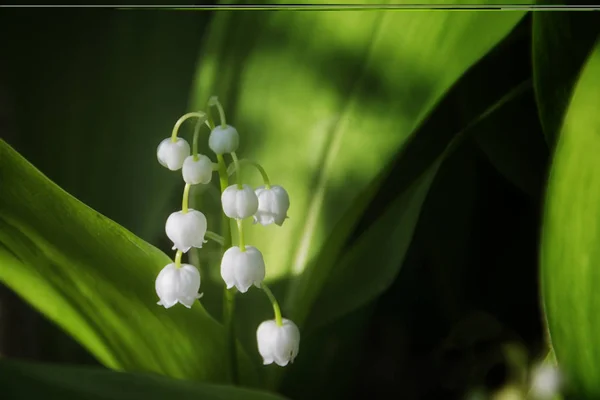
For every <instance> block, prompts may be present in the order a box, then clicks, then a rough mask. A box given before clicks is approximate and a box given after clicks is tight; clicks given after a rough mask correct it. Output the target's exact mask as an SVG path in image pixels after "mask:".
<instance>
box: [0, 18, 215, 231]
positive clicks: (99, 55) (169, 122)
mask: <svg viewBox="0 0 600 400" xmlns="http://www.w3.org/2000/svg"><path fill="white" fill-rule="evenodd" d="M208 16H209V14H208V13H166V12H152V11H148V12H142V13H137V12H127V11H118V10H104V11H101V12H94V11H92V10H89V9H82V8H80V9H70V10H68V12H65V13H60V14H56V15H54V16H53V18H48V14H47V13H46V12H45V11H44V10H42V9H39V10H35V9H27V10H26V9H17V8H15V9H6V10H5V11H4V12H3V13H2V15H0V36H2V39H0V40H1V41H2V45H3V46H2V48H3V51H4V57H3V58H4V62H3V63H2V66H0V70H1V71H2V73H3V74H6V75H5V76H6V77H7V79H6V82H3V86H4V84H5V85H6V90H7V92H8V95H9V96H8V99H7V100H8V106H9V107H10V106H12V109H13V110H14V113H10V112H9V113H8V115H7V118H8V120H10V121H11V122H12V123H11V126H12V128H14V129H10V130H8V131H7V132H3V133H2V137H3V138H4V139H5V140H6V141H7V142H9V143H10V144H11V146H13V147H15V149H17V151H19V152H20V153H21V154H23V155H24V156H25V157H26V158H27V159H28V160H31V162H32V163H33V164H35V165H36V166H37V167H38V168H39V169H40V170H41V171H43V173H44V174H46V175H47V176H48V177H49V178H50V179H52V180H53V181H54V182H56V183H57V184H58V185H59V186H61V187H63V188H64V189H65V190H67V191H68V192H69V193H72V194H73V195H74V196H76V197H77V198H79V199H81V200H82V201H83V202H85V203H86V204H89V205H90V206H91V207H92V208H94V209H96V210H98V211H99V212H101V213H102V214H104V215H106V216H108V217H109V218H111V219H113V220H115V221H117V222H118V223H119V224H121V225H123V226H125V227H126V228H127V229H129V230H131V231H132V232H134V233H135V234H136V235H138V236H140V237H142V238H143V239H144V240H147V241H151V242H153V243H156V240H157V236H158V235H160V236H159V237H160V238H162V237H163V236H162V235H163V232H162V230H163V226H162V224H161V223H160V222H159V223H157V221H162V220H163V218H166V217H167V216H168V204H169V201H170V200H171V196H172V195H173V194H174V192H179V190H180V189H179V187H181V186H180V185H181V183H180V180H178V179H176V175H175V176H174V174H173V173H171V172H170V171H168V170H166V169H164V168H161V167H160V165H158V164H157V162H156V147H157V146H158V143H159V142H160V141H161V140H162V139H164V138H165V137H168V136H169V135H170V133H171V129H172V127H173V124H174V123H175V121H176V120H177V118H178V117H179V116H180V115H182V114H184V113H185V111H186V107H187V103H188V99H189V94H190V90H191V83H192V79H193V73H194V67H195V60H196V57H197V53H198V50H199V44H200V41H201V35H202V32H203V31H204V29H205V26H206V25H207V23H206V22H207V20H208ZM23 20H27V21H29V23H30V28H29V29H27V30H23V25H22V21H23ZM165 32H168V34H165ZM23 49H28V51H23ZM1 89H4V87H2V88H1ZM187 129H189V128H188V127H184V128H183V129H182V133H186V136H187ZM118 199H129V200H130V201H119V200H118Z"/></svg>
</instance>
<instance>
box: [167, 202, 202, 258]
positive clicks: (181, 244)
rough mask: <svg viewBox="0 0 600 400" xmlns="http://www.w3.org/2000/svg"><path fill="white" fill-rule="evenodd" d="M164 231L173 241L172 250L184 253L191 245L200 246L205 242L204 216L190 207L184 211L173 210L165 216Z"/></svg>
mask: <svg viewBox="0 0 600 400" xmlns="http://www.w3.org/2000/svg"><path fill="white" fill-rule="evenodd" d="M165 232H166V233H167V236H168V237H169V239H171V241H172V242H173V250H175V249H177V250H181V251H182V252H184V253H186V252H187V251H188V250H189V249H190V248H192V247H197V248H202V245H203V244H204V243H206V240H204V235H205V234H206V217H205V216H204V214H202V213H201V212H200V211H196V210H194V209H192V208H190V209H188V212H186V213H184V212H183V211H177V212H174V213H172V214H171V215H169V218H167V223H166V224H165Z"/></svg>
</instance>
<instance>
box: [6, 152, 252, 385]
mask: <svg viewBox="0 0 600 400" xmlns="http://www.w3.org/2000/svg"><path fill="white" fill-rule="evenodd" d="M0 182H1V184H2V190H3V195H2V198H1V199H0V261H1V264H2V268H0V280H2V281H3V282H4V283H5V284H6V285H8V286H9V287H11V288H12V289H13V290H15V291H16V292H17V293H18V294H19V295H21V296H22V297H23V298H24V299H25V300H27V301H28V302H30V303H31V304H33V305H34V306H35V307H36V308H38V309H39V310H40V311H41V312H43V313H44V314H46V315H47V316H48V317H49V318H50V319H52V320H54V321H55V322H56V323H57V324H59V325H60V326H61V327H62V328H63V329H65V330H67V331H68V332H69V333H70V334H72V335H73V336H74V337H75V338H76V339H77V340H78V341H79V342H81V343H82V344H83V345H84V346H85V347H87V348H88V349H89V350H90V351H91V352H92V353H93V354H94V355H95V356H96V357H98V359H99V360H100V361H101V362H102V363H104V364H105V365H107V366H109V367H111V368H114V369H124V370H131V371H151V372H157V373H161V374H164V375H168V376H171V377H176V378H187V379H197V380H204V381H217V382H219V381H225V380H226V378H227V376H228V371H226V370H225V363H223V362H222V359H223V356H224V354H225V348H226V347H225V342H224V339H223V327H222V326H221V325H220V324H219V323H218V322H217V321H215V320H214V319H213V318H212V317H211V316H210V315H208V313H207V312H206V311H205V310H204V308H203V307H202V305H201V304H200V303H198V304H195V305H194V307H192V309H191V310H188V309H185V308H183V307H174V308H172V309H169V310H165V309H164V308H162V307H160V306H158V305H157V304H156V301H157V298H156V293H155V292H154V280H155V278H156V275H157V274H158V272H159V271H160V269H162V267H164V266H165V265H166V264H168V263H169V262H172V261H171V260H170V259H169V258H168V257H167V256H166V255H165V254H164V253H162V252H161V251H159V250H158V249H156V248H154V247H153V246H151V245H149V244H148V243H146V242H144V241H143V240H141V239H139V238H137V237H136V236H134V235H133V234H132V233H130V232H128V231H127V230H125V229H124V228H122V227H121V226H119V225H117V224H116V223H114V222H113V221H111V220H109V219H108V218H106V217H104V216H103V215H101V214H99V213H97V212H95V211H94V210H92V209H90V208H88V207H87V206H85V205H84V204H83V203H81V202H79V201H78V200H76V199H75V198H73V197H71V196H70V195H68V194H67V193H66V192H64V191H63V190H62V189H60V188H59V187H58V186H56V185H55V184H54V183H52V182H51V181H49V180H48V179H47V178H46V177H45V176H44V175H42V174H41V173H40V172H39V171H38V170H36V169H35V168H34V167H33V166H32V165H31V164H29V163H28V162H27V161H26V160H25V159H24V158H22V157H21V156H20V155H19V154H18V153H16V152H15V151H14V150H13V149H12V148H11V147H10V146H8V145H7V144H6V143H5V142H3V141H2V142H0ZM239 354H240V366H241V371H242V377H243V379H244V382H245V383H248V384H254V383H255V379H256V375H255V373H256V372H255V371H254V370H253V369H252V367H251V366H250V365H249V362H248V357H247V356H246V355H245V353H244V352H243V351H242V350H240V353H239Z"/></svg>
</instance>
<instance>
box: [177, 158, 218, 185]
mask: <svg viewBox="0 0 600 400" xmlns="http://www.w3.org/2000/svg"><path fill="white" fill-rule="evenodd" d="M181 173H182V175H183V180H184V181H185V183H188V184H190V185H197V184H199V183H202V184H204V185H206V184H207V183H210V180H211V179H212V175H213V163H212V161H211V160H210V158H208V157H206V156H204V155H202V154H198V159H197V160H194V156H189V157H187V158H186V159H185V161H184V162H183V168H182V170H181Z"/></svg>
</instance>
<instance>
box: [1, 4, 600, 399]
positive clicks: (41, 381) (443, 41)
mask: <svg viewBox="0 0 600 400" xmlns="http://www.w3.org/2000/svg"><path fill="white" fill-rule="evenodd" d="M523 4H527V3H523ZM598 22H599V21H598V17H597V13H593V12H588V13H585V12H582V13H568V12H552V13H543V12H535V13H533V12H526V11H523V10H520V11H498V12H483V11H454V12H453V11H419V12H415V11H402V12H397V11H394V12H384V11H328V12H324V11H321V12H319V11H300V12H298V11H196V12H184V11H165V10H160V11H159V10H137V11H123V10H119V11H118V10H109V9H64V10H49V9H3V10H2V12H0V42H1V44H2V47H1V51H2V57H1V62H0V135H1V138H2V139H3V140H4V141H6V143H8V145H10V147H12V148H14V150H16V151H17V152H18V153H20V154H21V155H22V156H23V157H24V158H25V159H26V160H27V161H28V162H30V163H31V164H33V166H35V167H36V168H37V169H39V170H40V171H41V172H42V173H43V174H44V175H45V176H46V177H47V178H48V179H49V180H51V181H53V182H55V183H56V184H57V185H58V186H60V187H61V188H62V189H64V190H65V191H66V192H68V193H69V194H71V195H72V196H74V197H75V198H77V199H78V200H80V201H81V202H83V203H85V204H86V205H87V206H89V207H91V208H92V209H94V210H96V211H97V212H98V213H100V214H102V215H104V216H106V217H108V218H109V219H111V220H113V221H115V222H116V223H117V224H119V225H121V226H122V227H124V228H125V229H126V230H128V231H129V232H125V231H124V230H122V228H120V227H118V226H117V225H111V223H110V222H108V221H105V220H104V219H103V218H101V217H100V216H97V214H94V213H93V212H92V211H91V210H89V209H87V208H84V207H83V206H82V205H81V204H80V203H78V202H76V201H75V200H73V199H71V198H67V197H66V195H65V194H64V193H63V192H61V191H60V190H58V189H57V188H56V187H54V186H52V185H51V184H50V183H49V182H47V180H46V179H45V178H43V177H41V176H38V175H36V173H35V172H32V171H33V169H32V168H31V167H30V166H29V165H28V164H26V162H24V161H23V160H22V159H20V157H19V156H18V155H16V154H15V153H14V152H13V151H12V150H10V148H9V147H7V146H6V145H5V144H4V145H3V146H4V147H3V149H2V151H1V152H0V195H1V196H2V200H1V201H0V231H1V232H2V235H0V280H1V281H2V282H3V285H2V286H0V354H1V355H2V357H3V358H4V359H21V360H27V361H36V362H40V361H41V362H49V363H56V364H69V365H72V364H78V365H84V364H85V365H91V366H108V367H110V368H114V369H117V370H125V371H131V372H135V373H139V372H150V373H157V374H161V375H166V376H167V377H171V378H183V379H186V380H190V381H197V382H208V383H219V384H226V383H231V382H230V380H229V377H228V372H227V366H226V362H225V359H226V355H225V354H224V349H225V348H224V342H223V339H222V332H223V331H222V326H221V325H220V323H219V322H218V321H220V319H221V311H220V310H221V308H222V282H221V278H220V275H219V271H218V263H219V257H220V252H219V251H220V249H219V248H218V247H217V246H216V245H214V244H213V243H210V244H208V245H207V246H206V248H204V249H202V250H200V251H198V252H192V254H191V255H190V260H191V261H192V262H193V263H194V264H196V265H199V267H200V270H201V273H202V276H203V283H202V289H201V291H203V292H204V293H205V295H204V297H203V299H202V301H201V303H202V306H200V305H199V306H198V307H196V306H194V307H195V310H193V312H190V313H186V310H180V309H177V310H169V311H168V312H167V311H165V310H158V309H157V306H155V302H156V300H155V293H154V292H153V290H154V287H153V284H154V278H155V276H156V272H157V271H158V270H159V269H160V268H161V267H162V266H163V265H164V263H165V260H166V257H165V256H164V254H162V253H161V252H160V251H162V252H164V253H165V254H167V255H168V256H169V257H171V256H172V254H171V253H172V251H171V250H170V247H171V244H170V243H169V241H168V239H167V238H166V235H165V234H164V220H165V219H166V217H167V216H168V215H169V213H170V212H172V211H174V210H177V209H178V208H179V207H180V206H179V204H180V201H181V190H182V188H183V185H182V184H181V179H180V177H179V174H178V173H172V172H170V171H167V170H166V169H164V168H162V167H160V165H159V164H158V163H157V161H156V156H155V151H156V146H157V145H158V143H159V142H160V140H162V139H163V138H165V137H167V136H169V135H170V132H171V128H172V126H173V124H174V122H175V121H176V120H177V119H178V118H179V117H180V116H181V115H183V114H184V113H186V112H188V111H191V110H197V109H205V104H206V101H207V99H208V97H209V96H211V95H217V96H218V97H219V98H220V100H221V101H222V102H223V104H224V106H225V111H226V113H227V117H228V122H229V123H231V124H232V125H234V126H235V127H236V128H237V129H238V131H239V132H240V135H241V145H240V149H239V154H240V157H242V158H251V159H254V160H256V161H258V162H260V163H261V164H262V165H263V166H264V167H265V168H266V169H267V171H268V172H269V174H270V177H271V181H272V182H273V183H277V184H282V185H283V186H285V187H286V188H287V189H288V191H289V193H290V197H291V204H292V205H291V209H290V213H289V215H290V219H289V220H288V221H286V223H285V224H284V225H283V226H282V227H281V228H279V227H273V226H270V227H268V228H267V229H260V228H259V227H256V226H251V224H250V223H248V224H247V232H248V238H247V242H248V243H249V244H252V245H256V246H257V247H258V248H260V249H261V250H262V251H263V253H264V254H265V260H266V262H267V280H268V281H269V283H270V285H271V286H272V287H273V290H274V292H275V294H276V295H277V296H278V298H279V299H280V301H281V302H282V306H283V312H284V316H285V315H288V316H289V317H290V318H292V319H293V320H294V321H296V322H297V323H298V324H299V325H300V326H301V331H302V344H301V350H300V355H299V356H298V358H297V360H296V362H295V363H294V364H293V365H291V366H289V367H286V368H285V369H284V370H282V369H278V368H277V367H273V366H269V367H263V366H262V365H261V362H260V358H259V355H258V353H257V350H256V344H255V329H256V326H257V325H258V323H260V321H262V320H264V319H267V318H270V312H271V311H270V308H269V305H268V302H267V300H266V299H265V298H264V296H263V294H262V293H260V292H259V291H258V290H251V291H250V292H249V293H248V294H246V295H244V296H239V295H238V296H237V300H236V319H235V323H236V326H235V332H236V336H237V338H238V340H239V352H238V357H239V360H240V370H241V375H242V382H241V384H242V386H248V387H253V388H261V389H264V390H271V391H278V392H279V393H281V394H282V395H283V396H286V397H288V398H291V399H308V398H310V399H363V398H365V397H369V398H376V399H379V398H396V397H402V398H403V399H455V398H456V399H462V398H466V397H465V396H467V395H468V394H469V393H471V391H472V390H474V389H481V390H483V391H484V392H485V393H488V394H489V395H490V396H491V394H492V393H494V392H495V391H496V390H498V389H501V388H503V387H505V386H506V385H509V384H514V383H515V382H519V379H521V378H520V375H519V373H518V371H521V370H522V369H527V368H529V367H530V366H531V365H533V364H534V363H536V362H537V361H539V360H541V359H543V358H544V357H546V355H547V354H548V351H549V342H548V335H547V329H548V328H547V327H546V322H545V321H546V315H545V314H544V312H543V310H545V311H546V313H547V317H548V320H549V322H550V324H549V328H550V333H551V336H552V338H553V344H554V345H555V351H556V354H557V358H558V362H559V366H560V365H561V355H564V357H565V359H566V363H565V372H566V373H567V375H568V376H569V377H570V378H571V381H572V382H575V384H574V385H573V386H572V387H571V389H570V390H572V392H573V393H574V395H575V396H579V397H574V398H581V397H586V398H594V395H595V394H597V393H599V391H600V388H598V385H599V384H598V383H594V379H595V378H593V377H594V372H593V371H598V369H597V368H600V357H595V353H594V354H592V355H590V354H589V352H588V351H587V350H585V349H589V348H590V347H593V345H594V343H596V342H597V340H598V339H594V337H593V335H592V333H591V332H595V330H594V327H595V322H594V321H596V320H597V317H596V315H597V314H598V313H597V310H598V308H597V307H595V305H596V304H600V300H599V299H598V298H597V295H596V294H595V291H594V290H593V282H595V280H594V278H595V275H594V270H593V268H591V267H590V265H593V260H594V259H595V257H594V255H595V253H594V251H593V249H594V243H595V242H594V239H595V238H596V235H597V233H596V229H595V221H596V220H597V218H595V215H596V213H597V212H598V210H599V206H598V205H596V203H597V204H600V203H598V202H595V199H596V197H594V193H595V192H594V193H591V194H590V192H588V188H589V187H595V185H594V183H596V181H595V177H596V175H598V174H596V173H595V171H598V170H599V169H598V168H600V166H599V165H597V164H598V161H597V160H598V158H597V153H596V152H594V150H596V148H597V146H598V143H597V142H598V139H597V138H596V137H595V136H594V132H595V133H598V132H600V125H598V124H597V123H596V122H597V121H596V120H595V119H594V115H595V113H596V111H595V107H596V106H597V104H598V103H597V100H598V98H597V97H598V95H597V94H595V95H594V93H600V92H595V91H594V90H595V89H596V88H597V86H595V80H594V79H596V80H597V78H594V77H595V76H597V74H598V73H600V67H598V68H596V64H594V62H593V61H594V57H596V58H597V54H598V50H597V49H598V45H597V42H596V39H597V36H598V29H600V23H598ZM594 54H596V56H594ZM584 71H585V74H584ZM583 79H586V81H585V82H584V83H581V82H580V80H583ZM575 88H577V90H578V92H577V93H580V92H581V94H578V97H577V96H572V94H573V93H574V91H575ZM586 90H587V91H586ZM584 92H585V93H584ZM586 93H588V94H586ZM586 95H587V96H588V97H585V96H586ZM594 96H595V97H594ZM572 97H573V99H574V100H573V101H571V98H572ZM576 99H579V102H577V101H576ZM590 104H594V105H595V106H594V107H591V106H590ZM565 115H575V116H571V117H570V118H571V120H573V121H584V122H579V124H577V123H575V122H574V123H573V124H571V125H565V127H564V132H571V133H569V135H570V136H565V137H568V138H570V139H564V138H563V135H567V134H566V133H564V134H563V133H561V129H562V128H561V127H562V122H563V119H564V118H565ZM586 118H587V119H586ZM588 119H589V121H588ZM567 120H569V119H567ZM191 131H192V129H191V127H189V126H188V127H187V128H184V129H183V131H182V132H183V133H182V136H184V137H186V138H187V139H189V140H190V141H191ZM580 132H581V133H580ZM583 132H587V135H588V136H585V135H584V133H583ZM590 132H592V133H590ZM206 133H207V132H204V134H206ZM206 137H207V136H204V138H206ZM579 138H582V139H581V140H580V139H579ZM561 143H562V144H561ZM564 143H566V144H564ZM201 152H208V146H207V143H206V141H204V142H202V144H201ZM553 154H555V157H556V159H557V160H560V162H556V163H553V162H552V157H553ZM584 155H585V156H584ZM213 158H214V157H213ZM569 174H570V175H569ZM243 176H244V178H245V180H247V181H248V182H249V183H251V184H253V185H257V184H259V183H260V181H259V179H258V178H259V177H258V176H257V175H255V174H254V172H253V171H248V173H247V174H246V173H244V174H243ZM554 177H558V178H556V181H554V180H553V178H554ZM215 181H216V179H213V182H212V184H211V186H210V187H207V188H203V189H197V190H196V188H194V190H193V191H192V195H193V199H192V204H193V207H195V208H198V209H201V210H202V211H203V212H205V214H206V215H207V218H208V220H209V223H208V224H209V229H211V230H214V231H218V230H219V226H218V221H219V218H220V217H219V215H220V212H221V211H220V208H219V203H218V199H219V191H218V182H215ZM548 182H550V184H549V185H548ZM597 183H600V182H597ZM547 187H549V188H550V189H548V190H547ZM578 190H579V192H578ZM568 193H571V195H567V194H568ZM572 193H578V196H576V195H574V194H572ZM561 194H564V195H561ZM579 201H581V202H579ZM548 210H554V211H548ZM565 221H572V225H569V224H570V222H565ZM271 228H272V229H271ZM123 232H125V233H123ZM136 236H137V238H136ZM542 238H543V240H542ZM144 241H145V242H148V243H149V244H147V243H144ZM132 243H134V244H135V246H134V245H133V244H132ZM151 245H152V246H155V247H157V248H158V249H155V248H154V247H152V246H151ZM140 249H141V250H140ZM540 249H541V252H540ZM138 252H139V253H138ZM573 252H576V254H572V253H573ZM540 254H542V255H544V258H543V259H541V258H540ZM580 258H583V261H580ZM540 261H541V265H542V278H543V279H542V280H540V279H539V277H540ZM541 283H542V284H543V285H542V284H541ZM582 287H583V288H584V289H581V288H582ZM565 293H567V294H565ZM573 310H578V312H576V313H573ZM574 330H575V331H577V334H573V331H574ZM554 334H556V336H554ZM137 338H143V339H140V340H138V339H137ZM557 343H558V347H557ZM507 346H510V348H516V349H518V350H519V351H520V352H521V353H519V354H523V355H524V361H523V362H521V363H519V362H515V361H514V359H511V357H509V356H508V355H507V352H506V348H507ZM595 351H597V350H595ZM220 354H223V355H222V358H221V357H220ZM580 354H584V356H582V357H579V355H580ZM28 368H31V369H28ZM36 368H39V367H33V366H31V367H29V366H27V365H26V364H18V363H16V364H11V362H6V363H5V364H1V363H0V370H3V371H0V372H2V374H3V376H4V378H2V377H0V393H5V394H7V397H6V398H11V399H12V398H29V397H30V396H31V397H33V396H39V395H40V393H45V395H46V396H47V398H59V397H60V398H65V397H67V398H98V399H100V398H102V399H111V398H138V397H139V398H152V396H153V395H154V396H157V397H156V398H164V397H160V396H161V395H160V394H159V393H162V392H161V390H164V391H165V392H164V393H171V394H170V395H174V394H175V393H181V394H178V395H179V396H181V397H183V398H187V397H185V396H189V397H190V398H192V397H194V398H207V399H212V398H223V399H229V398H253V397H252V396H257V397H256V398H257V399H259V398H269V397H264V396H267V395H265V394H262V393H259V392H253V394H251V393H250V392H248V393H245V392H244V393H241V392H235V393H234V392H231V393H229V392H221V391H220V390H226V389H223V388H222V387H221V388H217V389H213V388H211V387H208V386H207V388H208V389H198V390H199V391H197V392H193V390H196V389H193V390H192V389H189V390H191V391H189V392H188V391H187V390H188V388H187V387H184V386H177V385H178V384H180V385H185V384H184V383H181V382H180V381H178V382H177V383H173V382H174V381H166V380H165V381H164V382H163V381H161V380H160V379H162V378H158V377H155V375H152V376H153V378H152V379H158V381H152V382H154V383H149V381H144V379H146V378H143V377H142V378H139V379H140V380H139V381H138V380H137V379H138V378H136V377H135V376H132V377H131V378H127V375H125V376H124V377H121V378H118V379H117V378H114V381H113V380H112V379H113V378H101V374H100V373H98V379H99V380H98V381H96V380H95V379H96V378H95V375H94V374H93V373H92V374H91V375H86V374H87V373H84V372H81V371H83V370H81V371H80V370H78V369H75V368H74V369H72V370H65V372H64V374H59V373H58V372H57V373H55V375H52V374H48V372H47V371H45V370H43V369H40V370H36ZM24 371H27V372H24ZM515 371H517V372H515ZM585 371H591V372H585ZM78 374H81V375H78ZM69 376H72V379H71V380H69V378H68V377H69ZM65 377H67V378H65ZM63 378H64V379H65V381H64V382H63V381H62V379H63ZM102 379H109V381H104V380H102ZM65 382H68V383H65ZM73 382H79V383H80V386H77V387H76V386H75V385H73ZM128 384H131V385H133V386H132V387H133V389H131V388H130V386H127V385H128ZM154 384H156V385H157V389H156V390H154V389H153V387H154V386H153V385H154ZM186 384H187V383H186ZM136 385H137V386H136ZM136 387H137V388H140V390H139V391H138V392H136V389H135V388H136ZM142 387H145V388H146V389H145V391H144V390H142V389H141V388H142ZM56 388H59V389H60V390H59V389H56ZM111 388H112V389H111ZM115 388H116V389H115ZM119 388H121V389H119ZM125 388H129V389H127V390H131V392H127V390H125ZM190 388H191V386H190ZM203 388H204V386H203ZM169 390H170V392H169ZM178 390H180V391H181V392H178ZM127 393H129V394H127ZM228 393H229V394H228ZM119 396H122V397H119ZM136 396H137V397H136ZM261 396H262V397H261ZM2 398H4V397H2Z"/></svg>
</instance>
